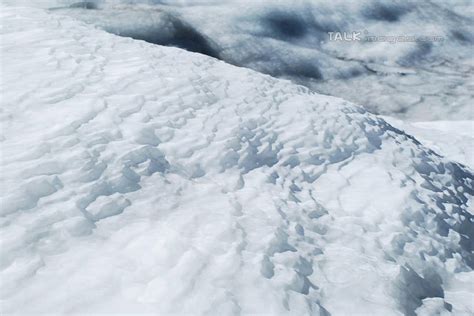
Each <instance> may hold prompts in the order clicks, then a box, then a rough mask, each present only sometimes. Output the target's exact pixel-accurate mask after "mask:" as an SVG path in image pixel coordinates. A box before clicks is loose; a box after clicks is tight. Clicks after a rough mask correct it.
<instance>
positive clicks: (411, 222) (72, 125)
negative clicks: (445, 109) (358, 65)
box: [0, 7, 474, 315]
mask: <svg viewBox="0 0 474 316" xmlns="http://www.w3.org/2000/svg"><path fill="white" fill-rule="evenodd" d="M1 19H2V25H3V27H2V41H1V45H2V50H1V51H2V84H1V87H2V88H1V89H2V90H1V93H2V96H3V99H2V110H1V117H0V119H1V121H2V136H1V146H2V151H1V152H2V163H1V166H2V167H1V168H2V169H1V173H0V175H1V181H0V184H1V190H0V192H1V204H0V205H1V215H2V217H1V227H2V229H1V231H0V233H1V238H0V240H1V248H0V249H1V254H2V255H1V257H0V259H1V261H0V269H1V280H2V282H1V292H0V298H1V302H2V312H3V313H5V314H10V313H13V314H14V313H17V314H30V313H47V314H54V313H62V314H72V313H81V314H88V313H94V314H101V313H110V312H115V313H126V314H127V313H128V314H132V313H133V314H137V313H150V314H157V313H159V314H167V313H178V314H193V315H196V314H197V315H200V314H214V315H228V314H255V313H265V314H275V315H277V314H291V315H306V314H315V315H318V314H319V315H329V314H331V315H347V314H351V315H367V314H376V315H400V314H401V313H403V314H406V315H415V314H416V313H418V314H420V315H423V314H425V315H428V314H431V313H435V312H436V313H448V314H449V313H451V312H452V313H453V314H463V313H465V314H469V313H473V312H474V308H473V306H472V297H473V289H472V282H473V272H472V268H473V267H474V256H473V242H472V241H473V237H474V236H473V235H474V226H473V215H472V213H471V212H472V200H471V197H472V194H473V191H474V189H473V179H474V176H473V173H472V171H471V170H470V169H468V168H467V167H465V166H463V165H461V164H458V163H453V162H450V161H448V160H446V159H445V158H443V157H441V156H439V155H438V154H436V153H435V152H433V151H432V150H430V149H427V148H426V147H424V146H423V145H422V144H420V143H419V142H418V141H417V140H416V139H414V138H413V137H411V136H409V135H407V134H405V133H404V132H402V131H400V130H398V129H396V128H393V127H392V126H391V125H389V124H387V123H386V122H385V121H384V120H382V119H381V118H379V117H376V116H374V115H371V114H369V113H367V112H366V111H365V110H363V109H362V108H360V107H357V106H355V105H353V104H350V103H348V102H346V101H344V100H342V99H337V98H333V97H327V96H322V95H318V94H316V93H313V92H311V91H310V90H308V89H307V88H304V87H302V86H297V85H294V84H292V83H290V82H288V81H284V80H278V79H274V78H271V77H269V76H266V75H262V74H259V73H256V72H254V71H251V70H248V69H243V68H237V67H234V66H231V65H228V64H225V63H224V62H221V61H218V60H216V59H212V58H209V57H207V56H203V55H200V54H194V53H190V52H186V51H183V50H180V49H177V48H167V47H160V46H156V45H151V44H147V43H145V42H139V41H134V40H132V39H127V38H121V37H116V36H114V35H111V34H108V33H105V32H102V31H99V30H96V29H93V28H91V27H90V26H88V25H86V24H81V23H79V22H77V21H74V20H72V19H71V18H68V17H65V16H58V15H54V14H51V13H47V12H46V11H42V10H39V9H27V8H11V7H2V10H1Z"/></svg>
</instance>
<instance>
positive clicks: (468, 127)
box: [383, 116, 474, 169]
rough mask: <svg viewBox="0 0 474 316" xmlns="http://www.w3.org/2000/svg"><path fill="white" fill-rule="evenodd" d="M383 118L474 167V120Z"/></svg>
mask: <svg viewBox="0 0 474 316" xmlns="http://www.w3.org/2000/svg"><path fill="white" fill-rule="evenodd" d="M383 118H384V120H386V121H387V122H389V123H390V124H392V125H393V126H396V127H397V128H399V129H401V130H403V131H405V132H407V133H408V134H410V135H413V136H415V137H416V139H417V140H419V141H421V142H422V143H423V144H424V145H426V146H428V147H429V148H431V149H433V150H434V151H436V152H437V153H439V154H442V155H443V156H445V157H447V158H449V159H450V160H454V161H457V162H460V163H462V164H465V165H466V166H469V167H470V168H471V169H474V121H430V122H404V121H402V120H398V119H395V118H393V117H387V116H384V117H383Z"/></svg>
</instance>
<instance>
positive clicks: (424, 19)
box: [4, 0, 474, 121]
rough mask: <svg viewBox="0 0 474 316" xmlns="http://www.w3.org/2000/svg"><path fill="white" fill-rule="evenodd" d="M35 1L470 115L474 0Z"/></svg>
mask: <svg viewBox="0 0 474 316" xmlns="http://www.w3.org/2000/svg"><path fill="white" fill-rule="evenodd" d="M4 1H13V2H14V3H15V2H17V1H19V0H4ZM21 1H24V0H21ZM47 3H49V5H48V6H47ZM38 5H41V6H43V7H44V6H47V7H49V8H51V9H52V10H55V11H56V12H57V13H62V14H67V15H71V16H74V17H76V18H78V19H81V20H83V21H86V22H88V23H91V24H93V25H96V26H98V27H100V28H102V29H104V30H107V31H109V32H112V33H114V34H120V35H122V36H129V37H133V38H137V39H142V40H146V41H149V42H152V43H157V44H161V45H171V46H179V47H182V48H186V49H188V50H191V51H198V52H201V53H204V54H207V55H210V56H213V57H218V58H219V59H222V60H224V61H226V62H228V63H231V64H234V65H238V66H244V67H247V68H251V69H254V70H257V71H260V72H263V73H266V74H270V75H272V76H278V77H283V78H290V79H291V80H292V81H294V82H297V83H300V84H304V85H306V86H308V87H310V88H311V89H313V90H315V91H318V92H320V93H323V94H328V95H333V96H343V97H344V99H346V100H350V101H353V102H356V103H358V104H361V105H364V106H365V108H367V109H369V110H370V111H371V112H373V113H378V114H384V115H390V116H394V117H398V118H401V119H404V120H411V121H427V120H474V111H472V99H473V98H474V95H473V91H474V81H473V80H472V74H473V72H474V62H473V61H474V59H473V54H472V51H473V46H472V45H473V43H474V35H473V33H472V25H473V24H474V14H473V9H472V8H473V7H474V6H473V4H472V1H471V0H456V1H454V2H453V1H449V2H447V1H441V0H437V1H420V0H406V1H393V0H383V1H382V0H358V1H345V0H331V1H327V0H312V1H307V0H292V1H288V0H275V1H246V0H226V1H222V0H206V1H201V0H180V1H177V0H172V1H169V0H90V1H85V2H82V6H84V7H87V8H91V9H92V10H90V9H88V10H86V9H81V8H80V7H81V2H78V1H77V0H49V1H47V0H42V1H40V2H39V4H38ZM70 6H72V8H70ZM328 32H348V33H351V32H360V34H361V37H362V38H364V37H365V36H395V37H397V36H416V37H420V36H439V37H441V38H442V40H441V41H421V40H420V41H417V42H400V41H399V42H397V43H393V42H389V41H380V42H370V41H369V42H368V41H353V42H340V41H329V34H328Z"/></svg>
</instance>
